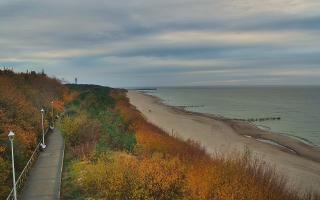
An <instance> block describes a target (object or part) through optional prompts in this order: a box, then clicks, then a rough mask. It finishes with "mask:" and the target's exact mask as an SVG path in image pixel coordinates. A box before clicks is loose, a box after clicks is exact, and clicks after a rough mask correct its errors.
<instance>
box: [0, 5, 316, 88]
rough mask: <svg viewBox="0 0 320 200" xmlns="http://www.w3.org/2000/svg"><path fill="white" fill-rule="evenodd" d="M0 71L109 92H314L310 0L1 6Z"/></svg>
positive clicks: (312, 9) (313, 27)
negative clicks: (225, 88) (235, 88)
mask: <svg viewBox="0 0 320 200" xmlns="http://www.w3.org/2000/svg"><path fill="white" fill-rule="evenodd" d="M0 66H12V67H14V69H15V70H17V71H26V70H27V69H29V70H37V71H41V69H45V71H46V72H47V73H48V74H49V75H52V76H56V77H58V78H64V79H66V80H69V81H73V79H74V77H78V80H79V82H80V83H95V84H102V85H109V86H114V87H134V86H183V85H185V86H201V85H205V86H208V85H283V84H284V85H315V84H316V85H319V84H320V1H319V0H264V1H261V0H158V1H153V0H134V1H132V0H117V1H108V0H107V1H101V0H90V1H85V0H73V1H65V0H55V1H44V0H28V1H17V0H1V1H0Z"/></svg>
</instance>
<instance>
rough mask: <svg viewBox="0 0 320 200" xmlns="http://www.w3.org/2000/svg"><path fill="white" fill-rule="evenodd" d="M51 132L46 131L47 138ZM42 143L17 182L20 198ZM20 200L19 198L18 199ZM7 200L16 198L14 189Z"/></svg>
mask: <svg viewBox="0 0 320 200" xmlns="http://www.w3.org/2000/svg"><path fill="white" fill-rule="evenodd" d="M50 131H51V129H50V127H49V128H48V129H47V130H46V131H45V137H46V136H47V135H48V133H49V132H50ZM41 143H42V141H40V142H39V143H38V145H37V147H36V148H35V150H34V151H33V153H32V155H31V157H30V159H29V160H28V162H27V164H26V166H25V167H24V168H23V170H22V172H21V173H20V176H19V178H18V179H17V181H16V189H17V196H18V197H19V194H20V193H21V191H22V188H23V186H24V183H25V182H26V180H27V179H28V175H29V172H30V170H31V168H32V166H33V165H34V163H35V162H36V161H37V158H38V156H39V153H40V148H41ZM18 199H19V198H18ZM7 200H14V196H13V189H12V190H11V192H10V193H9V195H8V197H7Z"/></svg>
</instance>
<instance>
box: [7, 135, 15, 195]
mask: <svg viewBox="0 0 320 200" xmlns="http://www.w3.org/2000/svg"><path fill="white" fill-rule="evenodd" d="M8 137H9V140H10V143H11V156H12V179H13V197H14V200H17V189H16V172H15V169H14V154H13V139H14V132H12V131H10V132H9V135H8Z"/></svg>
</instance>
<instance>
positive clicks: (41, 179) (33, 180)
mask: <svg viewBox="0 0 320 200" xmlns="http://www.w3.org/2000/svg"><path fill="white" fill-rule="evenodd" d="M46 145H47V148H46V149H45V150H44V151H43V152H41V153H40V155H39V158H38V160H37V162H36V163H35V165H34V166H33V168H32V170H31V172H30V175H29V178H28V181H27V182H26V184H25V186H24V188H23V192H22V196H21V199H22V200H31V199H32V200H38V199H39V200H40V199H41V200H46V199H60V185H61V173H62V172H61V171H62V166H63V156H64V140H63V137H62V135H61V133H60V131H59V130H58V129H55V130H54V131H53V132H52V133H50V134H49V135H48V137H47V141H46Z"/></svg>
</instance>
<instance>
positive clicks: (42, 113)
mask: <svg viewBox="0 0 320 200" xmlns="http://www.w3.org/2000/svg"><path fill="white" fill-rule="evenodd" d="M43 115H44V110H43V108H42V109H41V122H42V123H41V125H42V143H41V147H42V149H45V148H46V144H45V143H44V124H43Z"/></svg>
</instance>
